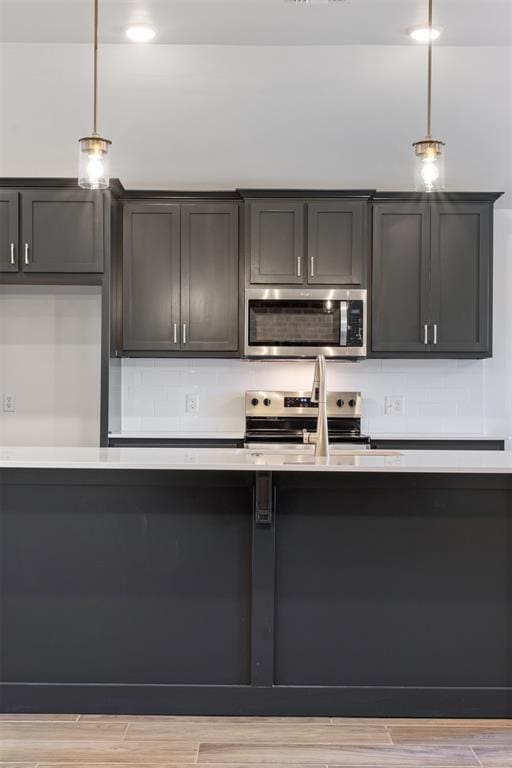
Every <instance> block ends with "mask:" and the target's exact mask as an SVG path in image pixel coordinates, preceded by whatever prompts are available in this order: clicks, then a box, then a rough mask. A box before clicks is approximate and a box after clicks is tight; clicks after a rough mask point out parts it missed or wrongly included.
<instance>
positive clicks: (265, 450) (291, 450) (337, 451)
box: [246, 445, 402, 458]
mask: <svg viewBox="0 0 512 768" xmlns="http://www.w3.org/2000/svg"><path fill="white" fill-rule="evenodd" d="M246 450H247V451H248V453H249V455H250V456H269V455H271V456H283V455H284V456H297V457H299V456H303V457H305V458H314V453H315V448H314V446H313V445H290V446H281V445H280V446H278V447H277V446H269V445H262V446H261V448H246ZM330 452H331V457H333V456H366V457H368V458H371V457H372V456H401V455H402V453H401V452H400V451H394V450H391V449H389V450H387V449H385V448H375V449H373V448H369V449H364V448H346V447H345V448H336V446H335V445H334V446H333V445H331V448H330Z"/></svg>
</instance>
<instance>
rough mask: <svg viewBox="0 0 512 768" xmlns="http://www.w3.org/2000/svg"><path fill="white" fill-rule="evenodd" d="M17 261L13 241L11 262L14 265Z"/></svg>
mask: <svg viewBox="0 0 512 768" xmlns="http://www.w3.org/2000/svg"><path fill="white" fill-rule="evenodd" d="M15 262H16V259H15V256H14V243H11V264H12V265H13V266H14V264H15Z"/></svg>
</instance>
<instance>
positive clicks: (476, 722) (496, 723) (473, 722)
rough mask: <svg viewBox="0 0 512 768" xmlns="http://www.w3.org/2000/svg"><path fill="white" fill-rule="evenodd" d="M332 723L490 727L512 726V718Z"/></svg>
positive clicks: (357, 719) (344, 719)
mask: <svg viewBox="0 0 512 768" xmlns="http://www.w3.org/2000/svg"><path fill="white" fill-rule="evenodd" d="M331 722H332V723H345V724H346V725H365V724H373V725H385V726H387V727H389V728H393V727H394V726H398V725H414V726H422V727H423V726H425V727H426V726H431V727H433V728H439V727H444V726H455V725H462V726H472V727H473V726H481V725H485V726H489V727H490V728H498V727H500V728H512V719H511V720H508V719H507V720H505V719H501V720H499V719H495V720H488V719H487V718H485V719H482V718H473V719H471V718H464V719H461V718H453V719H451V718H431V717H332V718H331Z"/></svg>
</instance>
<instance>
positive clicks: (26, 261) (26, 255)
mask: <svg viewBox="0 0 512 768" xmlns="http://www.w3.org/2000/svg"><path fill="white" fill-rule="evenodd" d="M25 264H30V261H29V258H28V243H25Z"/></svg>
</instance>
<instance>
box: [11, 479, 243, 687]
mask: <svg viewBox="0 0 512 768" xmlns="http://www.w3.org/2000/svg"><path fill="white" fill-rule="evenodd" d="M86 474H87V477H85V476H84V477H83V480H82V479H81V478H79V477H76V473H75V477H74V478H73V477H70V480H71V482H69V483H68V482H66V480H64V482H57V484H56V485H55V484H54V481H55V480H56V479H57V478H56V476H55V474H54V473H53V474H52V473H50V474H49V475H48V473H45V472H43V473H39V474H38V473H30V475H28V476H26V477H25V480H26V483H24V484H23V485H18V484H15V485H11V484H8V485H5V486H4V487H3V488H2V491H1V495H2V505H1V509H2V513H1V526H2V528H1V530H2V543H1V550H0V552H1V566H0V573H1V587H0V589H1V593H0V594H1V598H0V599H1V603H0V604H1V618H2V621H1V669H2V682H4V683H5V682H7V683H12V682H16V681H30V682H31V683H45V682H52V683H53V684H57V685H66V684H71V683H75V684H80V685H87V684H97V685H100V686H101V685H105V684H108V683H114V684H118V685H119V684H141V685H150V684H179V683H181V684H188V685H190V684H196V685H197V684H203V685H204V684H206V685H220V684H222V685H237V684H238V685H241V684H247V683H249V638H250V609H251V606H250V579H251V526H252V517H251V494H252V487H251V484H250V482H249V481H248V479H247V478H246V477H245V476H244V475H229V476H228V475H227V474H226V473H224V474H223V473H215V474H212V473H207V472H206V473H201V475H200V476H199V477H197V476H195V477H194V483H193V486H191V485H190V484H189V481H190V480H191V479H192V476H190V477H189V476H188V475H187V474H186V473H181V474H180V473H166V472H157V473H151V472H142V473H141V472H138V473H130V472H121V473H120V474H119V475H117V476H116V475H114V476H108V473H107V474H105V475H104V473H102V472H101V471H99V472H96V473H94V472H92V473H86ZM71 475H73V473H71ZM19 477H20V479H21V476H19ZM48 481H49V482H48Z"/></svg>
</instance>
